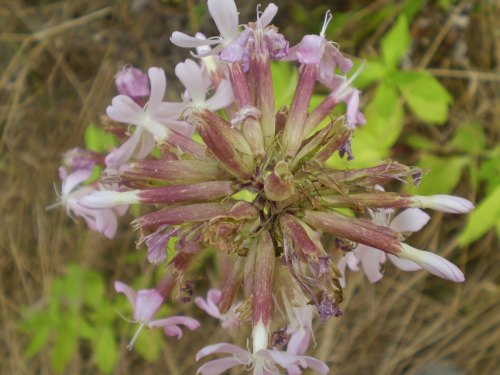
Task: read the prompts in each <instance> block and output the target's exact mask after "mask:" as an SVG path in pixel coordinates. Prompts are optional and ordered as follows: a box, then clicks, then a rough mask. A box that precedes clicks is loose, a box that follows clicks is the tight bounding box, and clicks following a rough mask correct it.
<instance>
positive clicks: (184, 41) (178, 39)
mask: <svg viewBox="0 0 500 375" xmlns="http://www.w3.org/2000/svg"><path fill="white" fill-rule="evenodd" d="M170 41H171V42H172V43H174V44H175V45H176V46H179V47H184V48H195V47H201V46H210V45H213V44H219V43H220V40H217V39H199V38H195V37H193V36H189V35H187V34H184V33H181V32H180V31H174V32H173V33H172V36H171V37H170Z"/></svg>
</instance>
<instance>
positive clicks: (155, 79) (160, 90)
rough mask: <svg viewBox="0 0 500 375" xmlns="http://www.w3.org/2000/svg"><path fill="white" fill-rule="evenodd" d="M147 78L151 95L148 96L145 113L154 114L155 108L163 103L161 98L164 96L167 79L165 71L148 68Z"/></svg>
mask: <svg viewBox="0 0 500 375" xmlns="http://www.w3.org/2000/svg"><path fill="white" fill-rule="evenodd" d="M148 76H149V82H150V85H151V94H150V95H149V101H148V105H147V107H146V112H148V113H155V111H156V108H157V107H158V105H159V104H160V103H161V102H162V101H163V97H164V96H165V90H166V89H167V77H165V71H164V70H163V69H161V68H149V70H148Z"/></svg>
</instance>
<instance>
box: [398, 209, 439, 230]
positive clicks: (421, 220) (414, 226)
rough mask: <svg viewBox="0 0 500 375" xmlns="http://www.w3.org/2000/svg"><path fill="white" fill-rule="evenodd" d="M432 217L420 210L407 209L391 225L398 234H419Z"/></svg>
mask: <svg viewBox="0 0 500 375" xmlns="http://www.w3.org/2000/svg"><path fill="white" fill-rule="evenodd" d="M430 219H431V217H430V216H429V215H428V214H427V213H425V212H424V211H422V210H420V209H418V208H407V209H406V210H403V211H401V212H400V213H399V214H398V215H397V216H396V217H395V218H394V219H393V220H392V221H391V224H390V225H389V228H391V229H393V230H395V231H396V232H401V233H404V232H412V233H413V232H418V231H419V230H420V229H422V228H423V227H424V225H425V224H427V222H428V221H429V220H430Z"/></svg>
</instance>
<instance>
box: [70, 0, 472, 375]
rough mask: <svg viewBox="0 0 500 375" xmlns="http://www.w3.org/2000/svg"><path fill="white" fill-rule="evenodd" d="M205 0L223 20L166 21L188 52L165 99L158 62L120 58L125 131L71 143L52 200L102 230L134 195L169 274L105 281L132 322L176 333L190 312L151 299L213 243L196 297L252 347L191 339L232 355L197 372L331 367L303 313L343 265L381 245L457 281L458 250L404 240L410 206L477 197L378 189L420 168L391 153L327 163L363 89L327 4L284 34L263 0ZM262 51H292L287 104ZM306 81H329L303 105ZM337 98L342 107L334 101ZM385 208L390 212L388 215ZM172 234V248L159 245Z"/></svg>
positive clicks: (337, 304)
mask: <svg viewBox="0 0 500 375" xmlns="http://www.w3.org/2000/svg"><path fill="white" fill-rule="evenodd" d="M208 9H209V11H210V14H211V15H212V18H213V20H214V21H215V23H216V25H217V27H218V29H219V33H220V36H218V37H212V38H208V39H207V38H205V37H204V36H203V35H202V34H200V33H198V34H196V36H194V37H192V36H189V35H186V34H183V33H181V32H174V33H173V34H172V37H171V41H172V43H174V44H176V45H177V46H180V47H185V48H196V52H194V53H193V55H194V56H195V57H196V58H198V60H197V61H195V60H192V59H187V60H185V61H184V62H180V63H179V64H177V66H176V67H175V74H176V76H177V77H178V78H179V80H180V81H181V82H182V84H183V85H184V87H185V91H184V92H183V93H182V94H181V95H179V96H180V99H179V102H175V103H174V102H166V101H164V99H163V98H164V95H165V90H166V87H167V86H166V77H165V73H164V71H163V70H162V69H161V68H150V69H149V71H148V74H147V75H146V74H144V73H142V72H141V71H140V70H138V69H136V68H133V67H131V66H126V67H125V68H123V70H122V71H120V72H119V73H118V74H117V76H116V86H117V90H118V92H119V95H118V96H116V97H115V98H113V100H112V101H111V105H110V106H109V107H108V108H107V110H106V113H107V115H108V117H109V119H110V122H114V124H115V128H117V127H119V126H120V125H119V124H123V126H124V127H127V129H128V132H125V131H124V132H122V134H121V135H122V140H123V143H122V144H121V146H120V147H118V148H116V149H114V150H111V152H110V153H109V154H108V155H100V154H95V153H91V152H87V151H85V150H80V149H76V150H73V151H72V152H71V153H69V154H68V155H67V157H66V162H65V168H63V169H62V170H61V178H62V179H63V188H62V197H61V203H62V204H64V205H65V206H66V208H67V210H68V212H70V213H72V214H73V215H74V216H82V217H83V218H84V219H85V221H86V222H87V224H88V226H89V227H90V228H91V229H93V230H97V231H99V232H101V233H104V234H105V235H106V236H108V237H112V236H113V235H114V234H115V232H116V227H117V215H119V214H123V212H124V210H126V209H127V207H128V205H131V204H139V205H141V206H142V207H144V211H143V212H146V213H143V214H142V216H139V217H138V218H136V219H135V220H134V221H133V223H132V225H133V227H134V229H136V230H138V231H139V232H140V236H141V238H140V240H139V241H138V244H139V246H141V247H142V246H144V247H146V248H147V251H148V255H147V259H148V260H149V261H150V262H151V263H152V264H155V265H156V264H162V263H165V262H168V264H167V265H166V267H165V275H164V277H163V279H162V280H161V282H160V283H159V284H158V285H157V286H156V287H155V288H154V289H147V290H140V291H138V292H137V293H136V292H134V291H133V290H131V289H130V288H129V287H128V286H126V285H125V284H123V283H121V282H116V284H115V288H116V290H117V291H118V292H121V293H124V294H125V295H126V296H127V297H128V299H129V300H130V302H131V303H132V305H133V308H134V321H136V322H138V323H139V324H140V329H142V328H143V327H148V328H154V327H163V329H164V330H165V333H166V334H167V335H175V336H178V337H180V336H181V335H182V331H181V328H180V327H179V326H180V325H184V326H186V327H187V328H189V329H196V328H198V326H199V323H198V322H197V321H196V320H194V319H192V318H189V317H185V316H177V317H170V318H164V319H157V320H155V319H154V315H155V314H156V313H157V311H158V310H159V308H160V307H161V305H162V304H163V303H164V302H165V301H167V300H170V299H172V300H175V301H181V302H187V301H189V300H190V298H191V296H192V294H193V293H194V287H195V284H194V282H193V280H194V277H193V275H192V272H191V269H192V265H193V264H195V262H196V260H197V258H198V257H200V255H202V254H203V253H204V252H205V251H207V250H208V249H216V255H217V257H218V259H219V260H220V262H221V269H222V272H221V276H222V280H221V284H220V290H217V289H211V290H210V291H209V292H208V296H207V299H206V300H205V299H203V298H201V297H198V298H196V299H195V303H196V304H197V305H198V306H199V307H200V308H201V309H202V310H204V311H205V312H207V313H208V314H209V315H211V316H212V317H214V318H216V319H219V320H220V322H221V324H222V326H223V327H225V328H228V329H229V330H230V331H232V330H234V329H238V328H239V327H240V326H242V325H248V326H250V327H251V332H252V333H251V343H252V344H251V349H250V350H247V349H243V348H239V347H237V346H235V345H232V344H227V343H219V344H213V345H210V346H207V347H205V348H203V349H201V350H200V351H199V353H198V355H197V358H196V359H197V360H199V359H201V358H203V357H205V356H208V355H211V354H215V353H222V354H226V355H228V356H226V357H223V358H220V359H215V360H212V361H209V362H206V363H205V364H203V365H202V366H201V367H200V368H199V370H198V372H199V373H201V374H205V375H207V374H220V373H223V372H224V371H226V370H227V369H229V368H231V367H234V366H243V367H244V368H245V369H246V370H252V371H253V373H254V374H279V373H282V371H287V373H288V374H300V373H301V372H302V371H303V370H304V369H306V368H309V369H312V370H314V371H316V372H317V373H319V374H327V373H328V371H329V370H328V367H327V366H326V364H324V363H323V362H321V361H319V360H317V359H315V358H312V357H309V356H307V355H305V353H306V352H307V350H308V347H309V345H310V344H311V342H313V331H312V321H313V318H314V317H315V316H317V317H319V318H320V319H321V321H323V322H324V321H326V320H328V319H329V318H331V317H338V316H340V315H342V311H341V303H342V300H343V291H342V288H343V286H344V285H345V270H346V267H349V268H350V269H352V270H358V266H359V265H361V267H362V268H363V270H364V271H365V273H366V275H367V277H368V279H369V280H370V281H371V282H375V281H377V280H379V279H380V278H381V277H382V273H381V268H380V267H381V265H382V264H383V263H384V262H385V260H386V257H388V258H389V259H390V260H391V262H392V263H394V264H395V265H396V266H397V267H398V268H400V269H402V270H405V271H414V270H417V269H421V268H423V269H425V270H427V271H428V272H430V273H432V274H434V275H437V276H439V277H442V278H444V279H448V280H451V281H455V282H461V281H463V280H464V276H463V274H462V272H461V271H460V270H459V269H458V268H457V267H456V266H455V265H453V264H452V263H450V262H449V261H447V260H446V259H444V258H441V257H440V256H439V255H436V254H434V253H431V252H427V251H423V250H418V249H415V248H413V247H411V246H410V245H408V244H406V243H405V242H404V240H405V237H406V235H408V234H409V233H411V232H415V231H418V230H419V229H420V228H422V227H423V226H424V225H425V224H426V223H427V221H428V220H429V219H430V217H429V216H428V215H427V214H426V213H425V212H424V211H422V210H421V209H425V208H430V209H436V210H440V211H443V212H449V213H465V212H468V211H470V210H471V209H472V208H473V206H472V204H471V203H470V202H469V201H467V200H465V199H463V198H458V197H452V196H430V197H424V196H415V195H409V194H400V193H395V192H386V191H384V190H383V188H381V186H383V185H384V184H387V183H389V182H391V181H394V180H398V181H402V180H408V181H410V182H415V183H416V182H417V181H419V180H420V177H421V171H420V170H419V169H418V168H415V167H408V166H404V165H402V164H399V163H397V162H394V161H390V160H388V161H384V162H381V163H380V164H379V165H376V166H374V167H371V168H363V169H349V170H338V169H333V168H331V167H329V166H328V164H327V161H328V160H329V159H330V158H332V157H344V156H346V157H347V158H348V159H352V158H353V157H354V155H353V154H352V151H351V147H350V145H351V139H352V136H353V134H354V132H355V130H356V127H357V126H358V125H359V124H363V123H364V122H365V120H364V116H363V115H362V113H361V112H360V111H359V108H358V107H359V97H360V92H359V91H358V90H356V89H355V88H354V87H353V86H352V81H353V77H354V76H355V75H356V73H354V74H351V76H350V78H348V77H347V74H348V73H350V72H351V70H352V67H353V64H352V62H351V60H350V59H348V58H347V57H345V56H344V55H343V54H342V53H341V51H340V50H339V48H338V47H337V45H336V44H334V43H333V42H331V41H328V40H327V39H326V36H325V31H326V28H327V26H328V23H329V21H330V19H331V15H330V13H327V15H326V18H325V23H324V26H323V29H322V30H321V32H320V34H319V35H306V36H304V37H303V38H302V41H301V42H300V43H298V44H297V45H296V46H293V47H290V46H289V42H288V41H287V40H286V38H285V37H284V36H283V35H282V34H280V33H279V32H278V29H277V28H276V27H275V26H273V25H271V22H272V20H273V18H274V16H275V14H276V12H277V10H278V8H277V6H276V5H274V4H270V5H268V6H267V7H266V8H265V9H264V11H263V12H260V11H259V9H258V10H257V17H256V21H255V22H249V23H248V24H245V25H240V21H239V18H238V11H237V9H236V5H235V3H234V1H233V0H208ZM272 60H281V61H290V62H291V63H292V64H296V65H297V68H298V71H299V79H298V83H297V87H296V90H295V94H294V96H293V99H292V102H291V103H290V105H289V106H288V107H287V108H277V107H276V105H275V99H274V98H275V93H274V88H273V77H272V74H271V61H272ZM318 83H319V84H322V85H324V86H326V87H327V88H328V89H329V90H330V92H331V94H330V95H328V96H327V97H326V98H325V99H324V101H323V102H322V103H320V104H319V105H318V106H317V107H316V108H310V100H311V96H312V94H313V91H314V89H315V86H316V85H317V84H318ZM339 104H340V106H339V107H337V105H339ZM340 108H345V112H344V114H343V115H340V116H338V115H336V116H334V115H333V113H332V111H333V110H334V109H335V112H336V113H337V112H338V111H339V110H340ZM325 120H326V122H327V124H326V126H323V125H324V123H325ZM94 165H99V166H101V167H102V168H104V173H103V174H102V179H101V181H100V182H99V183H95V182H94V183H92V184H86V185H84V186H81V184H82V183H83V182H84V181H86V180H87V179H88V177H89V176H90V170H91V168H92V167H93V166H94ZM339 209H343V210H342V212H345V209H349V210H351V212H352V213H354V214H355V215H350V216H346V215H344V214H342V213H341V212H340V211H339ZM396 210H401V212H400V213H399V214H398V215H396V216H394V217H393V213H394V212H395V211H396ZM326 235H329V236H334V237H335V242H334V243H335V244H336V245H335V246H334V248H327V247H326V246H325V245H324V241H323V242H322V237H323V236H326ZM171 240H172V241H171ZM169 243H170V244H172V246H173V249H172V250H173V253H169V255H170V256H168V257H167V253H166V248H167V244H169ZM339 254H340V257H339ZM337 262H338V265H337ZM140 329H139V330H138V331H137V333H136V335H135V336H134V339H133V340H132V343H133V341H134V340H135V337H137V334H138V333H139V332H140Z"/></svg>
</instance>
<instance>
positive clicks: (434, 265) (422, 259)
mask: <svg viewBox="0 0 500 375" xmlns="http://www.w3.org/2000/svg"><path fill="white" fill-rule="evenodd" d="M401 246H402V251H401V252H400V253H398V255H399V256H400V257H401V258H404V259H408V260H411V261H413V262H415V263H418V264H419V265H420V266H421V267H422V268H424V269H425V270H427V271H429V272H430V273H432V274H433V275H436V276H438V277H441V278H443V279H446V280H451V281H454V282H463V281H464V280H465V277H464V274H463V273H462V271H461V270H460V269H459V268H458V267H457V266H455V265H454V264H453V263H451V262H450V261H448V260H446V259H444V258H443V257H440V256H439V255H437V254H434V253H431V252H429V251H423V250H418V249H415V248H413V247H411V246H410V245H407V244H405V243H402V244H401Z"/></svg>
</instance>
